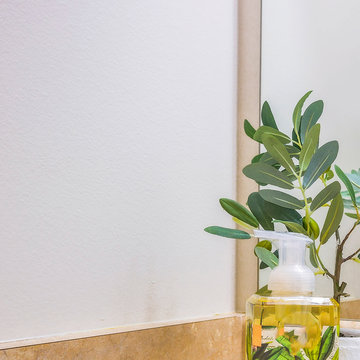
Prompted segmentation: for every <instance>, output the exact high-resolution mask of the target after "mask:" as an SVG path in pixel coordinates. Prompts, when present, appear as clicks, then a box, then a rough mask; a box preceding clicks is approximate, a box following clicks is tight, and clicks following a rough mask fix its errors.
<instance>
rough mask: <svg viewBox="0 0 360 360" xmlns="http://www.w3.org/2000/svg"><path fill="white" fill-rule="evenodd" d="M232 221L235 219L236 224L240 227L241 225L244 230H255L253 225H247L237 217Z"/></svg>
mask: <svg viewBox="0 0 360 360" xmlns="http://www.w3.org/2000/svg"><path fill="white" fill-rule="evenodd" d="M232 219H233V221H234V222H236V223H237V224H238V225H240V226H241V227H242V228H244V229H247V230H250V231H252V230H254V229H255V227H254V226H251V225H249V224H247V223H246V222H244V221H241V220H239V219H238V218H236V217H235V216H233V218H232Z"/></svg>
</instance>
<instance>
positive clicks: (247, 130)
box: [244, 119, 256, 139]
mask: <svg viewBox="0 0 360 360" xmlns="http://www.w3.org/2000/svg"><path fill="white" fill-rule="evenodd" d="M244 131H245V134H246V135H247V136H248V137H249V138H251V139H253V138H254V135H255V133H256V130H255V129H254V128H253V126H252V125H251V124H250V122H249V121H248V120H246V119H245V120H244Z"/></svg>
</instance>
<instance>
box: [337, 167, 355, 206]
mask: <svg viewBox="0 0 360 360" xmlns="http://www.w3.org/2000/svg"><path fill="white" fill-rule="evenodd" d="M335 172H336V174H337V176H338V177H339V178H340V180H341V181H342V182H343V183H344V185H345V186H346V189H347V191H348V192H349V195H350V198H351V200H352V202H353V204H354V206H355V207H357V205H356V196H355V191H354V188H353V186H352V184H351V182H350V180H349V179H348V177H347V176H346V175H345V173H344V172H343V171H342V170H341V169H340V168H339V166H337V165H335Z"/></svg>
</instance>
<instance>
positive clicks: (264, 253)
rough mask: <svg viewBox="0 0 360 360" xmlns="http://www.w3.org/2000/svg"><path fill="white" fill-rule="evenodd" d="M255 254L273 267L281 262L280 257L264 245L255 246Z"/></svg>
mask: <svg viewBox="0 0 360 360" xmlns="http://www.w3.org/2000/svg"><path fill="white" fill-rule="evenodd" d="M255 254H256V256H257V257H258V258H259V259H260V260H261V261H263V262H264V263H265V264H266V265H267V266H269V267H270V268H271V269H274V268H275V267H276V266H277V265H278V264H279V259H278V258H277V257H276V256H275V255H274V254H273V253H272V252H271V251H269V250H267V249H265V248H263V247H255Z"/></svg>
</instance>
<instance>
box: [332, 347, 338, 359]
mask: <svg viewBox="0 0 360 360" xmlns="http://www.w3.org/2000/svg"><path fill="white" fill-rule="evenodd" d="M339 350H340V349H337V350H336V352H335V354H334V356H333V358H332V360H339Z"/></svg>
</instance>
